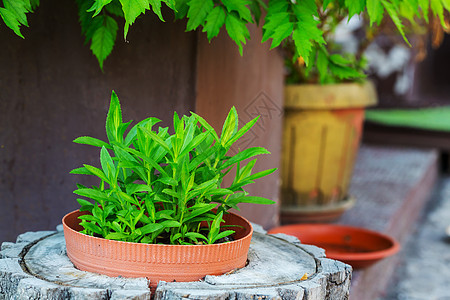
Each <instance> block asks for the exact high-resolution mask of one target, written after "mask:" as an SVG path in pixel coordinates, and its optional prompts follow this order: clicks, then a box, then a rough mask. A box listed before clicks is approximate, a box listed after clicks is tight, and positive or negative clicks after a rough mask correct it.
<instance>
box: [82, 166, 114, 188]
mask: <svg viewBox="0 0 450 300" xmlns="http://www.w3.org/2000/svg"><path fill="white" fill-rule="evenodd" d="M83 166H84V168H85V169H86V170H87V171H88V172H89V173H91V174H87V175H95V176H97V177H98V178H100V179H101V180H103V181H105V182H107V183H109V182H110V180H109V179H108V177H106V175H105V173H104V172H103V171H102V170H100V169H99V168H96V167H93V166H90V165H86V164H84V165H83Z"/></svg>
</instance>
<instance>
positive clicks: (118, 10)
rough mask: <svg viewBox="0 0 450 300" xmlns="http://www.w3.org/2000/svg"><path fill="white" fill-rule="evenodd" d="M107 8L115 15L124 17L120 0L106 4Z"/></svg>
mask: <svg viewBox="0 0 450 300" xmlns="http://www.w3.org/2000/svg"><path fill="white" fill-rule="evenodd" d="M105 9H106V11H107V12H109V13H110V14H112V15H114V16H117V17H120V18H124V15H123V10H122V5H120V2H119V0H113V1H112V2H111V3H109V4H108V5H106V7H105Z"/></svg>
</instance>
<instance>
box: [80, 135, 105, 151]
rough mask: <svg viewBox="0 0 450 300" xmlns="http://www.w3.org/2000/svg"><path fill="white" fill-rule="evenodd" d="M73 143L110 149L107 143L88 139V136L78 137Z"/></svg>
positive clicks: (91, 138)
mask: <svg viewBox="0 0 450 300" xmlns="http://www.w3.org/2000/svg"><path fill="white" fill-rule="evenodd" d="M73 142H74V143H77V144H84V145H90V146H95V147H100V148H101V147H105V148H107V149H112V147H111V146H110V145H109V144H108V143H106V142H104V141H102V140H99V139H96V138H93V137H90V136H80V137H78V138H76V139H74V140H73Z"/></svg>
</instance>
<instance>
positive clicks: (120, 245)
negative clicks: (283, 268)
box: [62, 210, 253, 288]
mask: <svg viewBox="0 0 450 300" xmlns="http://www.w3.org/2000/svg"><path fill="white" fill-rule="evenodd" d="M82 214H84V213H83V212H80V211H78V210H77V211H73V212H71V213H69V214H67V215H65V216H64V218H63V220H62V223H63V227H64V237H65V240H66V248H67V256H68V257H69V258H70V260H71V261H72V263H73V264H74V265H75V266H76V267H77V268H78V269H80V270H83V271H89V272H94V273H99V274H104V275H108V276H113V277H116V276H123V277H147V278H148V279H150V286H151V287H152V288H155V287H156V285H157V284H158V282H159V281H160V280H162V281H167V282H169V281H174V280H175V281H196V280H199V279H201V278H203V277H204V276H205V275H221V274H224V273H226V272H229V271H231V270H234V269H237V268H242V267H244V266H245V264H246V261H247V253H248V249H249V247H250V241H251V238H252V233H253V228H252V226H251V224H250V223H249V222H248V221H247V220H246V219H244V218H242V217H241V216H238V215H236V214H226V215H224V220H225V222H226V223H225V224H228V225H229V224H233V225H239V226H242V228H240V227H236V228H233V230H235V231H236V233H235V235H234V238H235V240H234V241H232V242H228V243H222V244H213V245H160V244H141V243H130V242H120V241H114V240H107V239H104V238H97V237H92V236H89V235H86V234H83V233H80V232H79V231H81V230H82V229H83V228H82V227H81V226H80V225H79V223H80V220H79V219H78V217H79V216H80V215H82Z"/></svg>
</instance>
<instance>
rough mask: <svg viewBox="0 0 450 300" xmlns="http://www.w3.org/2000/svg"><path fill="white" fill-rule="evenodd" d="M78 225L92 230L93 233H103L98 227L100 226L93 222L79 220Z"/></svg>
mask: <svg viewBox="0 0 450 300" xmlns="http://www.w3.org/2000/svg"><path fill="white" fill-rule="evenodd" d="M80 225H81V226H83V227H84V228H85V229H87V230H90V231H92V232H94V233H97V234H100V235H102V234H103V232H102V230H101V229H100V227H98V226H97V225H95V224H93V223H90V222H81V223H80Z"/></svg>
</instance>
